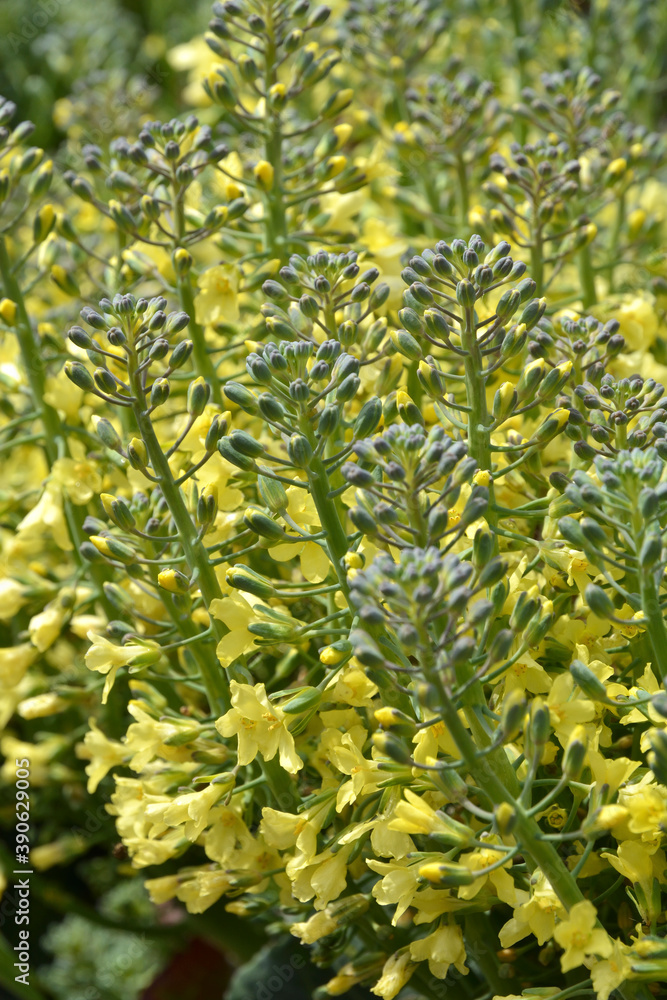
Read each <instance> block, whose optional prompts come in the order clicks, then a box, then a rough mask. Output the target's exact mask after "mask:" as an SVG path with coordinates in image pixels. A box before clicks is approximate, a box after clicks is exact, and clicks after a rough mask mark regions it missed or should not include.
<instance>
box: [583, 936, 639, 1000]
mask: <svg viewBox="0 0 667 1000" xmlns="http://www.w3.org/2000/svg"><path fill="white" fill-rule="evenodd" d="M628 950H629V949H628V948H627V947H626V945H624V944H623V943H622V942H621V941H616V940H615V941H614V942H613V947H612V950H611V952H610V953H609V955H608V956H607V958H606V961H604V962H596V963H595V965H593V966H592V967H591V978H592V980H593V988H594V989H595V992H596V994H597V1000H609V995H610V993H611V992H612V991H613V990H615V989H616V987H617V986H621V984H622V983H624V982H625V980H626V979H627V978H628V976H629V975H630V973H631V971H632V966H631V962H630V959H629V958H628V957H627V954H626V952H627V951H628Z"/></svg>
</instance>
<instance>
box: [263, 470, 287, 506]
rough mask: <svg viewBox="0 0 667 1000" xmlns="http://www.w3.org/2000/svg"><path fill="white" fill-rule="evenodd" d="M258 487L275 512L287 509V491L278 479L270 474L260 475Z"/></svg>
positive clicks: (267, 504)
mask: <svg viewBox="0 0 667 1000" xmlns="http://www.w3.org/2000/svg"><path fill="white" fill-rule="evenodd" d="M257 489H258V492H259V495H260V497H261V498H262V500H263V501H264V503H265V504H266V506H267V507H268V508H269V510H270V511H273V513H274V514H280V513H282V511H284V510H287V505H288V499H287V493H286V492H285V487H284V486H283V484H282V483H280V482H278V480H276V479H270V478H269V477H268V476H258V477H257Z"/></svg>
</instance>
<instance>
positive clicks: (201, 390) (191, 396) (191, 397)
mask: <svg viewBox="0 0 667 1000" xmlns="http://www.w3.org/2000/svg"><path fill="white" fill-rule="evenodd" d="M210 395H211V387H210V385H209V384H208V383H207V382H205V381H204V379H203V378H202V376H201V375H200V376H199V378H196V379H195V380H194V382H191V383H190V385H189V386H188V396H187V410H188V413H189V414H190V416H191V417H200V416H201V415H202V413H203V412H204V410H205V409H206V404H207V403H208V400H209V397H210Z"/></svg>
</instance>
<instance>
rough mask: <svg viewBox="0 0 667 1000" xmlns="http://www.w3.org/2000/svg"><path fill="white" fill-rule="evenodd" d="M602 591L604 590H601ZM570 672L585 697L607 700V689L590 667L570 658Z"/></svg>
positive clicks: (593, 699) (594, 699)
mask: <svg viewBox="0 0 667 1000" xmlns="http://www.w3.org/2000/svg"><path fill="white" fill-rule="evenodd" d="M603 593H604V591H603ZM570 673H571V674H572V676H573V677H574V680H575V683H576V684H577V685H578V687H580V688H581V690H582V691H583V692H584V694H585V695H586V697H587V698H590V699H591V700H592V701H602V702H605V701H608V698H607V689H606V688H605V686H604V684H603V683H602V681H601V680H600V679H599V677H597V676H596V674H594V673H593V671H592V670H591V668H590V667H587V666H586V664H585V663H583V662H582V661H581V660H572V663H571V664H570Z"/></svg>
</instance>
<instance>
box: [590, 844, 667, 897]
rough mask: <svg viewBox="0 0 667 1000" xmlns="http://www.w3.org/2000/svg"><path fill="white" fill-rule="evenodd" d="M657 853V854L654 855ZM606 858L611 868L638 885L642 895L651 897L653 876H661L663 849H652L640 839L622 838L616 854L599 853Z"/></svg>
mask: <svg viewBox="0 0 667 1000" xmlns="http://www.w3.org/2000/svg"><path fill="white" fill-rule="evenodd" d="M656 854H657V856H656ZM600 856H601V857H602V858H604V859H605V860H607V861H608V862H609V864H610V865H611V866H612V868H615V869H616V871H617V872H618V873H619V874H620V875H623V876H624V877H625V878H627V879H629V881H630V882H632V883H633V884H637V885H640V886H641V888H642V890H643V893H644V897H645V898H646V899H647V900H650V899H651V893H652V889H653V879H654V877H657V878H662V875H663V871H664V867H665V855H664V853H663V851H657V852H655V851H653V850H651V848H650V847H649V845H648V844H644V843H642V841H641V840H624V841H623V842H622V843H621V844H619V845H618V850H617V852H616V854H612V853H611V852H610V851H606V852H605V853H603V854H601V855H600Z"/></svg>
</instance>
